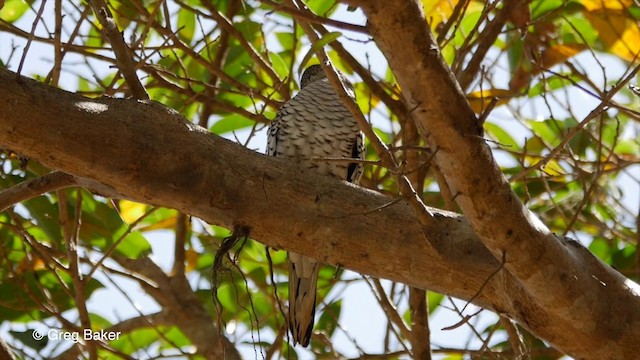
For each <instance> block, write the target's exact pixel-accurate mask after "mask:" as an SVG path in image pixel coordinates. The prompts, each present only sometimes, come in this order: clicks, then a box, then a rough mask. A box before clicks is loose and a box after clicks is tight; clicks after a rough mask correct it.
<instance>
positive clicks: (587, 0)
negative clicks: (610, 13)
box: [581, 0, 633, 11]
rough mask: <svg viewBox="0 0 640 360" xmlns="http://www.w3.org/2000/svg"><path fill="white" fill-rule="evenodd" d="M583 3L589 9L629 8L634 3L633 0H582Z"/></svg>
mask: <svg viewBox="0 0 640 360" xmlns="http://www.w3.org/2000/svg"><path fill="white" fill-rule="evenodd" d="M581 2H582V5H584V7H585V8H586V9H587V10H588V11H593V10H601V9H609V10H623V9H627V8H629V7H630V6H631V4H632V3H633V0H582V1H581Z"/></svg>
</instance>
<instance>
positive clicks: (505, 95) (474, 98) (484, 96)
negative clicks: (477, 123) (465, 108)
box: [467, 89, 513, 114]
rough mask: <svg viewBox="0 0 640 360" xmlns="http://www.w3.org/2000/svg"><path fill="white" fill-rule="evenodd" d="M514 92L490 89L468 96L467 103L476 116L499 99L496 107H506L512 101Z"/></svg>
mask: <svg viewBox="0 0 640 360" xmlns="http://www.w3.org/2000/svg"><path fill="white" fill-rule="evenodd" d="M512 97H513V92H512V91H511V90H506V89H488V90H482V91H474V92H471V93H469V94H467V101H468V102H469V105H470V106H471V108H472V109H473V111H474V112H475V113H476V114H481V113H482V112H484V110H485V109H486V108H487V106H489V104H490V103H491V102H492V101H494V100H493V99H494V98H495V99H498V102H497V104H496V106H500V105H504V104H506V103H508V102H509V100H511V98H512Z"/></svg>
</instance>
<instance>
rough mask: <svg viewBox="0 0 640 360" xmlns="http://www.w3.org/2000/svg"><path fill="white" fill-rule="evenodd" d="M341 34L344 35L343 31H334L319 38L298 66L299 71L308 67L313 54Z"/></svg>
mask: <svg viewBox="0 0 640 360" xmlns="http://www.w3.org/2000/svg"><path fill="white" fill-rule="evenodd" d="M340 36H342V33H341V32H339V31H332V32H329V33H326V34H324V35H323V36H322V37H321V38H320V39H318V41H316V42H315V43H314V44H313V46H312V47H311V49H309V51H308V52H307V54H306V55H305V56H304V57H303V58H302V61H301V62H300V67H299V68H298V72H299V73H302V69H304V68H305V67H306V65H307V63H308V62H309V60H311V58H312V57H313V55H315V54H316V53H317V52H318V50H320V49H322V48H323V47H324V46H325V45H327V44H329V43H330V42H332V41H334V40H337V39H338V38H339V37H340Z"/></svg>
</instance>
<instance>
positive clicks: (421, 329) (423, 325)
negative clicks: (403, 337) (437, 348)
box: [409, 287, 431, 360]
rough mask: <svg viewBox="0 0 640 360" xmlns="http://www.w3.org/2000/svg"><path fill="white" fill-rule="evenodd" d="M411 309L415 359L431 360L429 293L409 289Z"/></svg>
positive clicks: (412, 288) (412, 346)
mask: <svg viewBox="0 0 640 360" xmlns="http://www.w3.org/2000/svg"><path fill="white" fill-rule="evenodd" d="M409 309H411V322H412V324H411V337H410V338H409V339H410V341H411V352H412V353H413V359H419V360H431V347H430V340H429V339H430V338H431V334H430V331H429V312H428V303H427V292H426V291H425V290H422V289H418V288H414V287H411V288H409Z"/></svg>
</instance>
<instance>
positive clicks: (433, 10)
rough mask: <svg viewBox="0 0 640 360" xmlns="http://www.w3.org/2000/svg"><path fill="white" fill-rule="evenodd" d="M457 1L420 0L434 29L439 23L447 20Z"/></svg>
mask: <svg viewBox="0 0 640 360" xmlns="http://www.w3.org/2000/svg"><path fill="white" fill-rule="evenodd" d="M457 3H458V0H422V6H424V13H425V14H427V19H428V20H429V22H430V24H431V28H432V29H435V28H436V26H438V25H439V24H440V23H442V22H445V21H447V20H448V19H449V16H451V13H452V12H453V8H454V7H455V6H456V4H457Z"/></svg>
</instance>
